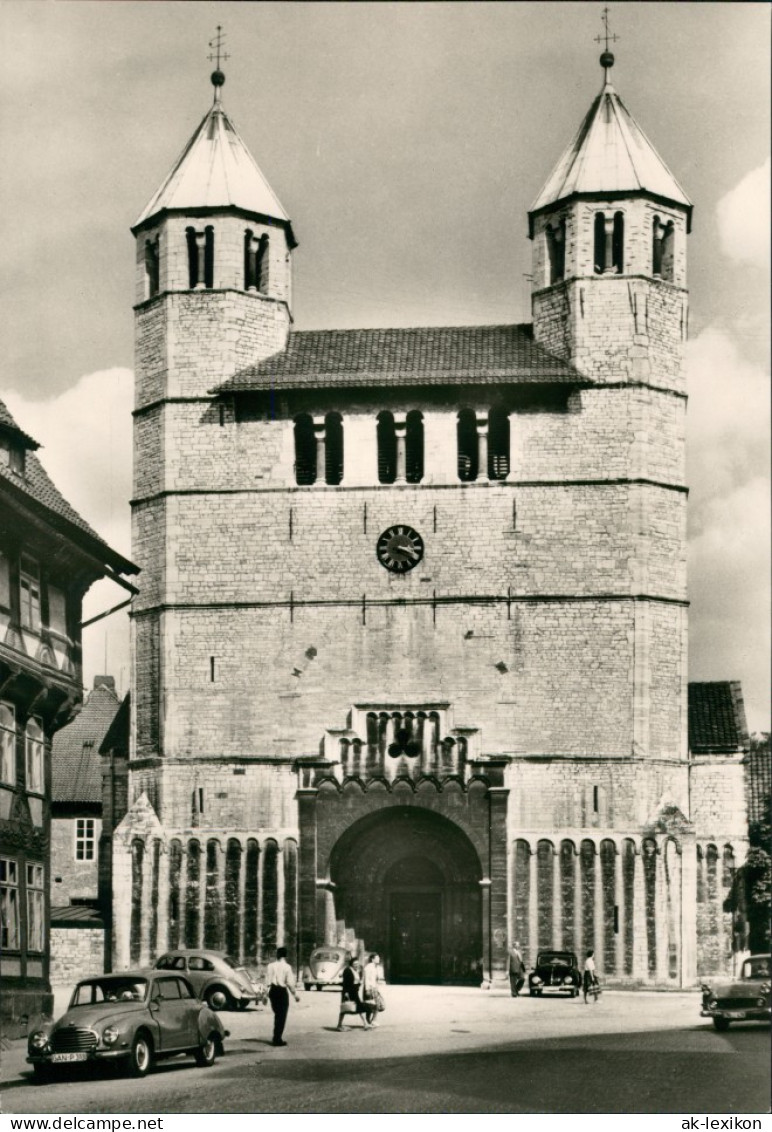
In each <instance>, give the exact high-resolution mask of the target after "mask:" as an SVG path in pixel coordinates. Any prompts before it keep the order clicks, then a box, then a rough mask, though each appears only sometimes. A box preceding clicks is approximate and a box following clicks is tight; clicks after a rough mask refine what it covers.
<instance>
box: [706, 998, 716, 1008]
mask: <svg viewBox="0 0 772 1132" xmlns="http://www.w3.org/2000/svg"><path fill="white" fill-rule="evenodd" d="M708 1006H709V1007H710V1009H711V1010H714V1009H715V1008H716V1007H717V1006H718V999H717V998H712V999H711V1000H710V1002H709V1003H708Z"/></svg>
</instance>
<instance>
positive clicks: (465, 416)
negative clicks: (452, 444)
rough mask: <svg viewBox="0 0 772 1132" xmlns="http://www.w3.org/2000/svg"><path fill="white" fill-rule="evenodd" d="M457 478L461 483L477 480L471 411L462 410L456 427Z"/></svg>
mask: <svg viewBox="0 0 772 1132" xmlns="http://www.w3.org/2000/svg"><path fill="white" fill-rule="evenodd" d="M456 437H457V445H458V478H459V479H460V480H461V481H462V483H469V482H470V481H471V480H475V479H477V461H478V456H477V421H476V420H475V415H474V411H473V410H472V409H462V410H461V412H460V413H459V414H458V424H457V426H456Z"/></svg>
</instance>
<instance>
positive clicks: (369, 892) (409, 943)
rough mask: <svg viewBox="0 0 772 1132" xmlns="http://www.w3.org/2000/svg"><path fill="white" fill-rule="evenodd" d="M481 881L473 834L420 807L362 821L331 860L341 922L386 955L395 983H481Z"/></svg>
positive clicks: (397, 809)
mask: <svg viewBox="0 0 772 1132" xmlns="http://www.w3.org/2000/svg"><path fill="white" fill-rule="evenodd" d="M481 878H482V868H481V866H480V860H479V857H478V855H477V852H476V850H475V848H474V846H473V845H472V843H471V841H470V840H469V838H468V837H467V835H466V834H465V833H464V832H463V831H462V830H461V829H460V828H459V827H458V826H457V825H456V824H455V823H454V822H452V821H449V820H448V819H447V818H445V817H442V816H441V815H439V814H436V813H433V812H431V811H427V810H420V809H417V808H416V807H415V806H397V807H394V808H390V809H389V810H386V811H385V812H384V811H381V812H380V813H377V814H370V815H368V816H367V817H365V818H362V819H361V820H360V821H358V822H355V823H354V824H353V825H352V826H350V827H349V829H347V830H346V831H345V833H343V834H342V835H341V837H340V838H339V840H338V841H337V843H336V844H335V846H334V848H333V850H332V854H331V856H330V879H331V880H332V882H333V883H334V885H335V889H334V891H335V916H336V919H338V920H343V921H344V922H345V924H346V927H347V928H350V929H353V930H354V932H355V933H356V936H357V938H358V939H361V940H363V942H364V945H365V948H366V949H367V950H368V951H377V952H378V953H379V955H380V956H381V958H382V960H383V963H384V967H385V970H386V977H387V978H388V979H389V981H390V982H401V983H455V984H474V983H479V981H480V979H481V976H482V900H481V892H480V880H481Z"/></svg>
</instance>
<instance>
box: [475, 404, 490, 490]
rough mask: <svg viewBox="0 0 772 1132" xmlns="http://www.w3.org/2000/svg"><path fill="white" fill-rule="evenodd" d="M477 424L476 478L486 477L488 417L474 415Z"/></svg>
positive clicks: (482, 478) (483, 478)
mask: <svg viewBox="0 0 772 1132" xmlns="http://www.w3.org/2000/svg"><path fill="white" fill-rule="evenodd" d="M475 422H476V424H477V476H476V478H477V479H478V480H487V478H488V417H487V415H485V416H476V417H475Z"/></svg>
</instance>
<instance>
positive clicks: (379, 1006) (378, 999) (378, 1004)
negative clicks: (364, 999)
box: [375, 990, 386, 1014]
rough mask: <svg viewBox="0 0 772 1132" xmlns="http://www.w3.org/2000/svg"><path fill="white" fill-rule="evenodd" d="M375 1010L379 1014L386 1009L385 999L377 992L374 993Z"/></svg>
mask: <svg viewBox="0 0 772 1132" xmlns="http://www.w3.org/2000/svg"><path fill="white" fill-rule="evenodd" d="M375 1009H376V1010H377V1011H378V1013H379V1014H380V1013H381V1012H382V1011H383V1010H385V1009H386V999H385V998H384V997H383V995H382V994H381V992H380V991H379V990H376V992H375Z"/></svg>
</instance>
